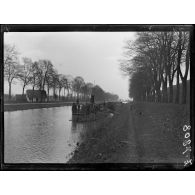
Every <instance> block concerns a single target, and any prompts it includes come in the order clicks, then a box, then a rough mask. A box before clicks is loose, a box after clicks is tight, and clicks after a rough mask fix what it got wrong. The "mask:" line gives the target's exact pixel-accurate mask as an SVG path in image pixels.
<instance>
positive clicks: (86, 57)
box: [4, 32, 135, 99]
mask: <svg viewBox="0 0 195 195" xmlns="http://www.w3.org/2000/svg"><path fill="white" fill-rule="evenodd" d="M134 36H135V33H133V32H9V33H5V34H4V40H5V43H8V44H15V46H16V48H17V50H18V51H19V52H20V56H21V57H30V58H32V60H38V59H49V60H51V61H52V63H53V65H54V67H55V68H56V69H57V70H58V72H59V73H61V74H65V75H66V74H71V75H72V76H73V77H75V76H82V77H83V78H84V80H85V81H86V82H92V83H94V82H95V84H98V85H100V86H101V87H102V88H103V89H104V90H105V91H107V92H113V93H116V94H118V95H119V97H120V98H124V99H126V98H128V78H124V77H123V76H122V74H121V72H120V70H119V63H118V59H120V58H121V55H122V52H123V46H124V41H125V40H127V39H134ZM12 92H13V94H16V93H19V94H20V93H22V86H21V85H18V84H14V85H13V86H12ZM5 93H8V87H7V84H6V83H5Z"/></svg>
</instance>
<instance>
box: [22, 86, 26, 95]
mask: <svg viewBox="0 0 195 195" xmlns="http://www.w3.org/2000/svg"><path fill="white" fill-rule="evenodd" d="M24 88H25V85H23V88H22V95H24Z"/></svg>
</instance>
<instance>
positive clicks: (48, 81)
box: [45, 66, 56, 101]
mask: <svg viewBox="0 0 195 195" xmlns="http://www.w3.org/2000/svg"><path fill="white" fill-rule="evenodd" d="M55 76H56V72H55V70H54V68H53V66H52V67H50V68H49V70H48V73H47V74H46V77H45V83H46V85H47V101H49V90H50V89H51V88H52V87H53V86H54V83H53V81H54V77H55Z"/></svg>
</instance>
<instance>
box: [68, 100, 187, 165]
mask: <svg viewBox="0 0 195 195" xmlns="http://www.w3.org/2000/svg"><path fill="white" fill-rule="evenodd" d="M189 115H190V114H189V107H188V108H187V107H186V106H184V105H175V104H155V103H134V107H133V109H132V110H130V105H129V104H125V105H124V104H123V105H122V106H118V107H117V109H116V114H114V117H113V118H109V117H105V118H104V119H102V120H100V121H99V122H97V125H96V127H95V128H91V129H89V130H88V131H87V133H86V135H85V140H84V142H83V143H81V144H80V146H79V147H78V149H77V150H76V152H75V154H74V155H73V157H72V159H71V160H70V161H69V163H183V162H184V160H185V158H184V156H183V155H182V152H183V151H184V147H183V145H182V143H183V141H184V133H183V131H182V129H183V125H185V124H187V125H189V120H190V118H189V117H190V116H189Z"/></svg>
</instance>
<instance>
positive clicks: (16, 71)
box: [4, 44, 118, 101]
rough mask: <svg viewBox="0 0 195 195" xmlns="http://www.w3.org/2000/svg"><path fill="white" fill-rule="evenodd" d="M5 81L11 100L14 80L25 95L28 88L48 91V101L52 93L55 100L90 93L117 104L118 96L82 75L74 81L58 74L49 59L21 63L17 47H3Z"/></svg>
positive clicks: (98, 99)
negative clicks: (86, 81)
mask: <svg viewBox="0 0 195 195" xmlns="http://www.w3.org/2000/svg"><path fill="white" fill-rule="evenodd" d="M4 78H5V80H7V82H8V85H9V100H11V89H12V84H13V82H14V81H15V80H17V81H19V82H20V83H21V85H22V94H23V95H24V93H25V88H26V87H27V86H31V87H32V90H35V89H38V90H45V91H46V92H47V98H48V101H49V97H50V91H52V92H53V97H54V98H53V99H56V97H58V100H60V99H61V98H62V99H64V98H68V99H70V100H71V99H75V98H80V99H83V100H84V99H85V100H86V99H88V98H89V96H90V94H91V93H93V94H94V95H95V99H96V100H97V101H104V100H105V101H116V100H118V95H115V94H112V93H108V92H105V91H104V90H103V89H102V88H101V87H100V86H98V85H95V86H94V85H93V84H92V83H85V81H84V79H83V78H82V77H80V76H77V77H75V78H73V77H72V76H71V75H64V74H59V73H58V71H57V70H56V69H55V68H54V65H53V64H52V62H51V61H50V60H38V61H35V62H33V61H32V60H31V59H30V58H27V57H24V58H22V62H20V60H19V53H18V52H17V50H16V48H15V46H12V45H7V44H6V45H5V46H4Z"/></svg>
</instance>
